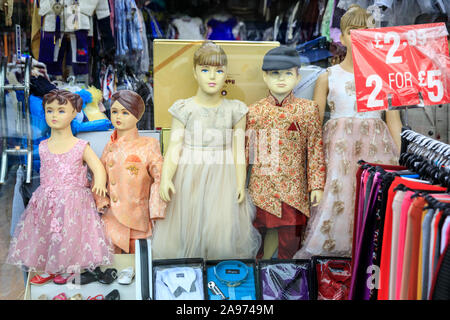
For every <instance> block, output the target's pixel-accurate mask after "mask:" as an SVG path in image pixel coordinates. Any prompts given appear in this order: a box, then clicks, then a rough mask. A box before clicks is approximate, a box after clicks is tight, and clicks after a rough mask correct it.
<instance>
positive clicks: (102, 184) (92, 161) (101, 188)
mask: <svg viewBox="0 0 450 320" xmlns="http://www.w3.org/2000/svg"><path fill="white" fill-rule="evenodd" d="M83 160H84V161H85V162H86V163H87V165H88V167H89V169H91V171H92V173H93V174H94V187H93V188H92V192H94V193H96V194H97V195H99V196H102V197H105V196H106V170H105V167H104V166H103V164H102V162H101V161H100V159H99V158H98V157H97V155H96V154H95V152H94V150H92V148H91V147H90V146H89V145H87V146H86V148H85V149H84V153H83Z"/></svg>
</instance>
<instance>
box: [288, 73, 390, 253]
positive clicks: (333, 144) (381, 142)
mask: <svg viewBox="0 0 450 320" xmlns="http://www.w3.org/2000/svg"><path fill="white" fill-rule="evenodd" d="M354 83H355V82H354V75H353V74H352V73H350V72H347V71H345V70H343V69H342V67H341V66H340V65H335V66H332V67H330V68H328V87H329V94H328V97H327V102H328V105H329V106H330V110H331V115H330V120H329V121H328V122H327V123H326V124H325V126H324V133H323V137H324V155H325V163H326V165H327V181H326V184H325V189H324V195H323V198H322V200H321V202H320V204H319V205H318V206H317V207H315V208H312V210H311V220H310V221H309V222H308V227H307V231H306V238H305V241H304V243H303V246H302V248H301V249H300V250H299V251H298V252H297V253H296V254H295V256H294V257H295V258H308V257H311V256H312V255H330V256H343V257H344V256H351V250H352V237H353V216H354V205H355V191H356V190H355V189H356V171H357V169H358V161H359V160H361V159H363V160H365V161H368V162H374V163H384V164H393V165H395V164H397V163H398V151H397V146H396V144H395V143H394V140H393V139H392V137H391V134H390V132H389V129H388V127H387V125H386V123H385V122H384V121H383V120H382V119H381V115H382V113H381V112H380V111H373V112H357V111H356V95H355V84H354Z"/></svg>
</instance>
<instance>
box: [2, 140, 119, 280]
mask: <svg viewBox="0 0 450 320" xmlns="http://www.w3.org/2000/svg"><path fill="white" fill-rule="evenodd" d="M47 141H48V140H44V141H42V142H41V143H40V144H39V156H40V159H41V172H40V174H41V176H40V181H41V185H40V186H39V187H38V188H37V189H36V191H35V192H34V193H33V195H32V197H31V199H30V202H29V204H28V206H27V208H26V210H25V212H24V213H23V215H22V217H21V220H20V222H19V223H18V224H17V227H16V230H15V233H14V237H13V238H12V240H11V244H10V248H9V253H8V258H7V261H6V262H7V263H9V264H15V265H18V266H23V267H24V268H25V269H26V270H28V271H33V272H44V271H45V272H49V273H65V272H69V273H70V272H80V271H81V269H86V268H88V269H94V268H95V267H97V266H99V265H109V264H111V263H112V259H113V255H112V253H113V250H112V245H111V241H110V240H109V238H107V237H106V236H105V232H104V226H103V223H102V221H101V218H100V216H99V214H98V213H97V211H96V208H95V202H94V198H93V196H92V191H91V190H90V188H89V182H88V180H87V167H86V165H84V164H83V152H84V149H85V147H86V145H87V142H86V141H83V140H78V141H77V143H76V144H75V146H74V147H73V148H72V149H71V150H70V151H68V152H65V153H62V154H53V153H51V152H50V151H49V149H48V144H47Z"/></svg>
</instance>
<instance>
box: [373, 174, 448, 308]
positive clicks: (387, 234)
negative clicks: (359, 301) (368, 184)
mask: <svg viewBox="0 0 450 320" xmlns="http://www.w3.org/2000/svg"><path fill="white" fill-rule="evenodd" d="M399 184H403V185H405V186H407V187H409V188H411V189H418V190H429V191H438V192H443V191H445V188H442V187H440V186H433V185H429V184H424V183H420V182H416V181H410V180H406V179H403V178H400V177H397V178H396V179H395V180H394V182H393V183H392V184H391V187H390V189H389V198H388V201H387V209H386V217H385V223H384V231H383V244H382V251H381V261H380V289H379V291H378V300H387V299H389V290H390V289H389V288H390V286H389V282H390V271H391V270H390V263H391V252H392V247H391V242H392V236H393V234H392V230H393V229H392V217H393V212H392V202H393V198H394V196H395V192H394V189H395V188H396V187H397V186H398V185H399Z"/></svg>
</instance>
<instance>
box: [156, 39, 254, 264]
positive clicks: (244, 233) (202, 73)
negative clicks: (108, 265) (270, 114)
mask: <svg viewBox="0 0 450 320" xmlns="http://www.w3.org/2000/svg"><path fill="white" fill-rule="evenodd" d="M227 66H228V58H227V56H226V54H225V52H224V50H223V49H222V48H221V47H220V46H218V45H217V44H215V43H213V42H212V41H207V42H204V43H203V44H202V45H201V46H200V47H199V48H198V49H197V51H196V52H195V53H194V56H193V76H194V79H195V80H196V81H197V84H198V89H197V92H196V94H195V95H194V96H193V97H190V98H187V99H180V100H177V101H175V102H174V103H173V105H172V106H171V107H170V108H169V112H170V113H171V114H172V116H173V118H172V127H171V136H170V142H169V147H168V149H167V152H166V155H165V157H164V164H163V170H162V176H161V186H160V189H159V192H160V196H161V198H162V199H163V200H165V201H167V202H168V205H167V209H166V217H165V219H163V220H160V221H158V222H157V223H156V225H155V232H154V235H153V240H152V249H153V256H154V258H156V259H171V258H189V257H203V258H205V259H206V258H208V259H225V258H254V257H255V256H256V251H257V249H258V248H259V243H260V237H259V234H258V232H257V231H256V229H255V228H253V225H252V219H253V216H254V209H252V207H251V203H250V202H249V201H250V200H249V197H247V196H246V191H245V181H246V164H245V150H244V141H245V125H246V114H247V112H248V108H247V106H246V105H245V104H244V103H243V102H241V101H238V100H230V99H225V98H224V97H223V95H222V88H223V86H224V84H225V80H226V78H227ZM228 133H231V134H228Z"/></svg>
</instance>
